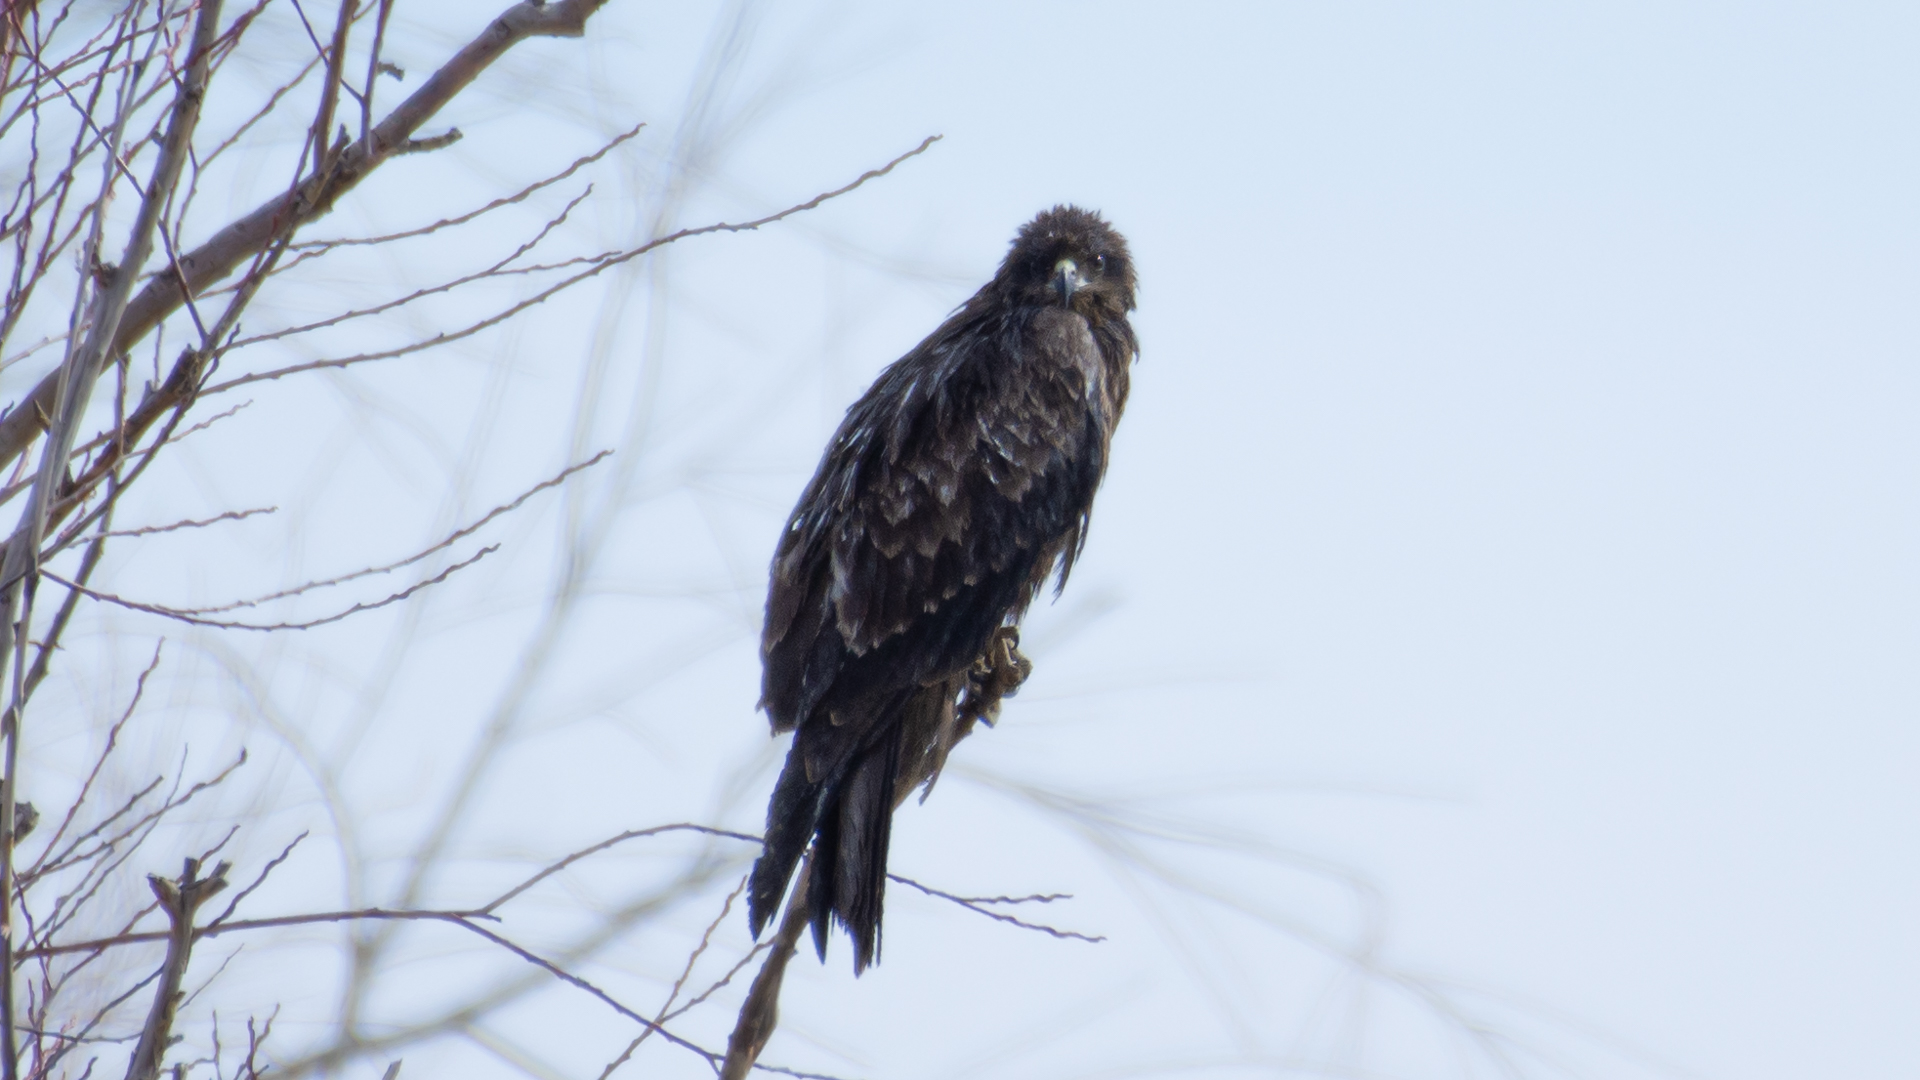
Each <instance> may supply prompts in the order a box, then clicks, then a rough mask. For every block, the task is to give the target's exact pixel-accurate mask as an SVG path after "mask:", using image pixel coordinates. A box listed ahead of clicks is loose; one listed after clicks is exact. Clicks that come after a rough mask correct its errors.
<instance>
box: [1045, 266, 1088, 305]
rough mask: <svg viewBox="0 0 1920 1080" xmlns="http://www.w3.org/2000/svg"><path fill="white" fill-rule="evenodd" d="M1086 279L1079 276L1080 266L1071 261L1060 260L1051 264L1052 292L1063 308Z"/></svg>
mask: <svg viewBox="0 0 1920 1080" xmlns="http://www.w3.org/2000/svg"><path fill="white" fill-rule="evenodd" d="M1086 283H1087V279H1086V278H1084V277H1082V276H1081V275H1080V264H1079V263H1076V262H1074V261H1073V260H1072V259H1061V260H1060V261H1059V262H1057V263H1054V264H1053V291H1054V292H1055V293H1056V294H1058V295H1059V297H1060V306H1061V307H1065V306H1067V304H1069V303H1071V302H1072V300H1073V294H1074V293H1076V292H1079V291H1080V287H1081V286H1083V285H1085V284H1086Z"/></svg>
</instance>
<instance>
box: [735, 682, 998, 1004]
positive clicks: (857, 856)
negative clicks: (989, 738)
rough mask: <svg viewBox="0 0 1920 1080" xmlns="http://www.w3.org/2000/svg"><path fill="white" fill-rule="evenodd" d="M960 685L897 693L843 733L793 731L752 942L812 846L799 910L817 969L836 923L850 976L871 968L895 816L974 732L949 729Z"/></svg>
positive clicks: (752, 907)
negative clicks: (843, 936) (849, 943)
mask: <svg viewBox="0 0 1920 1080" xmlns="http://www.w3.org/2000/svg"><path fill="white" fill-rule="evenodd" d="M963 685H965V678H964V677H957V678H955V679H951V680H946V681H943V682H940V683H936V684H933V685H931V686H925V687H919V688H916V689H915V690H912V691H907V692H903V693H901V694H899V695H898V696H896V697H893V698H892V699H891V700H887V701H884V702H882V703H881V704H879V705H878V706H877V707H874V708H873V709H872V711H870V712H866V713H865V715H864V716H854V717H847V716H845V715H844V714H842V721H843V722H842V723H838V724H835V723H833V722H832V721H831V720H830V719H828V718H826V717H821V716H816V717H815V718H814V719H813V720H810V721H808V722H807V723H805V724H802V725H800V730H799V732H798V733H797V734H796V735H795V737H794V742H793V748H792V749H791V750H790V751H789V752H788V754H787V763H786V766H785V768H783V769H782V770H781V772H780V779H779V781H778V782H777V783H776V784H775V785H774V789H773V799H772V800H771V801H770V802H769V803H768V805H767V831H766V841H765V844H766V846H765V849H764V850H763V851H762V852H761V855H760V859H759V861H758V862H756V863H754V866H753V874H752V876H751V878H750V879H749V881H748V888H747V917H748V923H749V925H750V926H751V927H752V929H753V934H754V936H755V937H759V936H760V932H761V931H762V930H763V929H765V928H766V926H767V924H768V923H769V922H772V921H773V919H774V914H775V912H776V911H778V909H779V907H780V900H781V898H782V896H784V895H785V893H786V889H787V883H788V881H789V879H791V878H792V877H793V873H794V871H795V869H797V868H798V866H799V863H800V857H801V855H803V854H804V853H805V852H806V850H807V845H808V843H809V842H811V843H812V845H813V871H812V873H811V875H810V876H809V877H808V879H807V883H806V884H805V885H804V886H803V888H804V889H805V890H806V898H805V901H804V902H805V904H806V910H807V919H808V922H809V923H811V924H812V928H813V939H814V945H815V948H816V949H817V950H818V951H819V953H820V957H821V959H823V960H824V959H826V953H827V936H828V932H829V931H830V930H831V929H832V925H833V923H834V922H836V921H837V922H839V923H840V925H842V926H844V927H846V929H847V933H848V934H849V936H851V937H852V938H853V970H854V973H855V974H858V973H860V972H861V971H864V970H865V969H866V968H867V967H868V966H870V965H872V964H873V963H875V962H877V961H878V959H879V956H880V923H881V916H882V912H883V909H884V907H885V903H886V889H887V848H888V845H889V844H890V843H891V841H892V834H893V811H894V809H895V808H896V807H897V806H899V805H900V803H901V802H902V801H904V800H905V798H906V796H907V794H908V793H909V792H910V791H911V790H912V789H913V788H914V787H916V786H918V785H921V784H925V783H929V782H930V781H931V779H932V777H933V776H935V775H937V774H938V772H939V769H940V765H941V763H942V762H944V760H945V758H946V752H947V751H948V750H949V749H951V748H952V744H953V743H955V742H958V741H959V740H960V739H961V738H964V737H965V736H966V733H967V730H968V729H970V728H971V727H972V721H971V718H969V720H968V722H967V723H966V724H964V725H958V724H956V714H955V709H954V700H955V697H956V696H957V695H958V693H959V688H960V687H961V686H963ZM809 762H811V764H812V767H811V768H809V767H808V764H809Z"/></svg>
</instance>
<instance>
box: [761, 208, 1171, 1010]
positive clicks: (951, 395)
mask: <svg viewBox="0 0 1920 1080" xmlns="http://www.w3.org/2000/svg"><path fill="white" fill-rule="evenodd" d="M1133 292H1134V272H1133V262H1132V260H1131V259H1130V258H1129V257H1128V255H1127V243H1126V241H1125V240H1124V239H1122V238H1121V236H1120V234H1119V233H1117V232H1115V231H1114V230H1113V228H1112V227H1111V226H1109V225H1108V224H1107V223H1106V222H1105V221H1103V220H1102V219H1101V218H1100V215H1098V214H1096V213H1093V212H1091V211H1088V210H1081V209H1079V208H1077V207H1072V206H1057V207H1054V208H1053V209H1052V210H1048V211H1046V212H1044V213H1042V214H1040V215H1039V216H1038V217H1036V218H1034V219H1033V220H1032V221H1031V222H1029V223H1027V225H1026V226H1025V227H1023V228H1022V229H1021V230H1020V232H1019V235H1017V236H1016V237H1015V238H1014V241H1013V247H1012V250H1010V251H1009V252H1008V253H1007V257H1006V259H1005V261H1003V262H1002V263H1001V264H1000V269H999V271H998V272H997V273H995V274H994V276H993V280H992V281H989V282H987V284H986V285H985V286H984V287H982V288H981V289H980V291H979V292H977V293H975V294H974V295H973V298H972V299H971V300H968V301H967V302H966V303H965V304H963V305H961V307H960V308H959V310H958V311H956V312H955V313H954V314H953V315H952V317H950V318H948V319H947V321H946V322H945V323H942V324H941V326H940V328H939V329H938V330H935V331H934V332H933V333H932V334H931V335H930V336H928V338H927V339H926V340H925V341H922V342H921V343H920V344H919V345H917V346H915V347H914V349H913V351H911V352H909V353H907V354H906V355H905V356H903V357H901V358H900V359H899V360H896V361H894V363H893V364H892V365H890V366H889V367H888V368H887V369H886V370H885V371H883V372H881V373H880V377H879V378H878V379H877V380H875V381H874V384H873V386H872V387H870V388H869V389H868V390H867V392H866V393H865V394H864V395H862V396H861V398H860V400H859V401H856V402H854V404H853V407H852V408H850V409H848V410H847V417H846V419H845V420H844V421H843V422H842V423H841V424H840V430H839V431H837V432H835V433H834V436H833V441H832V442H831V443H829V444H828V445H827V450H826V454H825V455H824V456H823V457H822V458H821V460H820V467H819V469H818V470H817V471H816V472H815V473H814V475H813V480H812V482H811V483H809V484H808V485H807V489H806V491H805V493H804V494H802V495H801V496H800V502H799V504H798V505H797V506H795V507H794V509H793V516H792V517H791V518H790V519H788V521H787V527H786V531H785V532H783V533H782V534H781V536H780V543H779V545H778V547H776V548H775V550H774V554H773V575H772V576H773V581H772V584H771V586H770V587H769V589H768V592H767V621H766V629H765V632H764V636H763V638H762V641H761V646H760V653H761V658H762V661H763V663H764V665H765V667H764V672H763V677H762V683H761V696H760V707H761V708H763V709H765V710H766V711H767V715H768V717H769V718H770V719H771V720H772V722H773V730H774V731H775V733H779V732H786V731H794V732H796V734H795V735H794V740H793V748H792V749H791V750H790V751H789V752H788V754H787V763H786V767H785V768H784V769H783V770H782V771H781V774H780V780H779V783H778V784H777V785H776V786H775V788H774V792H773V799H772V801H771V802H770V804H769V805H768V807H767V831H766V848H765V851H764V852H763V853H762V854H761V856H760V860H759V861H758V862H757V863H755V864H754V868H753V878H752V882H751V887H750V889H749V892H748V895H747V911H748V915H749V919H750V921H751V923H752V926H753V932H754V936H756V937H758V936H759V934H760V931H761V929H762V928H763V927H765V926H766V924H767V921H768V920H769V919H770V918H771V917H772V915H773V912H774V910H775V909H776V908H777V907H778V906H779V903H780V898H781V896H782V895H783V894H784V893H785V892H786V888H787V882H788V880H789V879H790V878H791V877H792V876H793V873H794V868H795V867H796V865H798V863H799V861H800V857H801V854H802V853H803V852H804V851H805V850H806V847H807V844H808V842H809V841H811V842H812V843H813V845H814V849H813V850H814V854H813V862H812V869H811V871H810V872H809V873H808V874H806V875H803V880H804V884H803V885H802V886H801V888H804V889H805V890H806V905H807V915H808V918H809V921H810V922H811V923H812V927H813V937H814V943H815V946H816V947H817V948H818V950H819V952H820V956H821V959H823V960H824V959H825V958H826V948H827V945H826V941H827V928H828V920H829V918H832V919H837V920H838V921H839V922H840V924H841V925H843V926H845V927H846V928H847V931H848V933H849V934H850V935H851V936H852V938H853V969H854V972H855V973H856V974H857V973H859V972H860V971H862V970H864V969H865V968H866V966H867V965H868V964H870V963H872V962H874V961H875V960H876V959H877V958H878V956H879V948H880V915H881V907H882V903H883V901H884V898H885V893H886V884H887V842H888V836H889V833H890V831H891V827H892V821H893V811H894V808H895V807H897V806H898V805H899V804H900V803H901V802H902V801H904V800H905V798H906V796H907V795H908V794H909V793H910V792H911V791H912V790H913V788H914V787H915V786H916V785H920V784H925V785H926V786H927V788H928V789H929V790H931V787H932V784H933V781H934V779H935V778H936V777H938V775H939V773H940V768H941V766H942V765H943V764H944V763H945V761H946V756H947V751H948V750H950V749H951V748H952V747H953V744H954V743H955V742H957V741H959V740H960V739H961V738H964V737H965V736H966V735H967V733H968V732H969V731H971V730H972V727H973V724H974V722H975V721H976V720H985V721H987V722H988V723H989V724H991V723H992V721H993V719H994V717H995V715H996V714H997V711H998V706H999V700H1000V698H1001V697H1003V696H1006V695H1008V694H1011V693H1012V692H1013V691H1014V690H1015V689H1017V688H1018V687H1019V684H1020V682H1021V681H1022V680H1024V679H1025V678H1026V675H1027V672H1028V671H1029V670H1030V669H1031V665H1029V664H1028V663H1027V661H1026V658H1025V657H1023V656H1021V655H1020V653H1019V651H1018V648H1017V645H1018V642H1019V638H1018V628H1019V623H1020V618H1021V616H1022V615H1023V614H1025V613H1026V610H1027V606H1028V605H1029V604H1030V603H1032V601H1033V599H1034V598H1035V597H1036V596H1037V595H1038V594H1039V592H1040V590H1041V588H1042V587H1043V586H1044V585H1045V584H1046V581H1047V579H1048V577H1049V576H1050V575H1052V574H1053V573H1054V572H1055V570H1056V569H1057V570H1058V572H1059V587H1060V588H1064V587H1065V585H1066V580H1067V574H1068V572H1069V571H1070V570H1071V569H1072V567H1073V561H1074V558H1075V556H1077V555H1078V554H1079V552H1080V549H1081V547H1082V545H1084V544H1085V543H1086V535H1087V519H1088V514H1089V513H1090V511H1091V510H1092V508H1093V494H1094V490H1095V489H1096V488H1098V487H1099V486H1100V477H1101V475H1102V474H1103V473H1104V472H1105V471H1106V466H1107V450H1108V446H1109V445H1110V443H1111V441H1112V439H1113V429H1114V425H1115V424H1117V423H1118V422H1119V420H1120V412H1121V409H1122V408H1123V407H1124V406H1125V405H1126V401H1127V368H1128V365H1129V363H1130V362H1132V361H1133V360H1134V358H1135V357H1136V356H1137V354H1138V347H1137V345H1136V343H1135V340H1134V336H1133V327H1132V326H1131V325H1129V324H1128V322H1127V312H1129V311H1131V310H1133ZM921 797H922V798H925V795H922V796H921Z"/></svg>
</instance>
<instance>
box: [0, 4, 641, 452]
mask: <svg viewBox="0 0 1920 1080" xmlns="http://www.w3.org/2000/svg"><path fill="white" fill-rule="evenodd" d="M605 3H606V0H555V2H554V3H536V2H534V0H523V2H521V3H518V4H515V5H514V6H513V7H511V8H509V9H507V11H506V12H505V13H503V14H502V15H500V16H499V17H498V18H496V19H494V20H493V21H492V22H491V23H489V24H488V26H487V29H486V30H485V31H483V32H482V33H481V34H480V36H479V37H477V38H475V39H474V40H473V41H472V42H469V43H468V44H467V45H466V46H465V47H464V48H462V49H461V50H460V51H459V52H458V53H456V54H455V55H454V57H453V58H452V59H451V60H449V61H448V62H447V63H446V64H445V65H443V66H442V67H441V68H440V70H438V71H436V72H434V74H433V75H432V76H431V77H430V78H428V79H427V80H426V82H425V83H424V84H423V85H422V86H421V87H420V89H418V90H416V91H414V93H413V94H412V95H411V96H410V97H408V98H407V100H406V101H405V102H403V103H401V105H400V106H399V107H398V108H396V109H395V110H394V111H393V112H392V113H390V114H388V116H387V118H386V119H385V120H382V121H381V122H380V124H379V125H378V126H377V127H375V128H374V130H373V135H372V138H371V139H369V140H366V141H365V142H364V143H362V144H358V145H355V146H354V147H352V148H351V149H349V150H347V151H346V152H345V153H343V154H342V155H341V156H340V158H339V159H338V160H337V161H336V162H335V163H334V165H333V167H332V168H331V169H329V170H328V171H327V172H325V173H323V174H320V175H317V176H314V177H312V178H310V179H309V180H307V181H306V182H303V183H301V184H300V185H298V186H297V187H296V188H295V189H294V190H292V191H290V192H288V193H285V194H282V195H278V196H275V197H274V198H272V199H269V200H268V201H267V202H266V203H264V204H262V205H261V206H260V207H258V208H256V209H255V210H254V211H253V212H252V213H250V214H248V215H247V216H245V217H243V218H241V219H239V220H238V221H235V222H233V223H232V224H230V225H228V226H227V227H226V228H224V229H222V230H220V231H219V232H218V233H216V234H214V236H213V237H212V238H211V239H209V240H207V242H206V243H204V244H201V245H200V246H199V247H198V248H195V249H194V250H193V251H191V252H188V253H187V254H185V255H183V256H181V258H180V266H181V269H182V271H183V272H184V274H185V278H186V280H185V284H186V286H187V288H188V290H189V291H191V292H194V293H198V292H201V291H202V290H204V289H205V288H206V287H207V286H209V285H212V284H213V283H215V282H217V281H220V280H221V279H223V278H225V277H226V276H227V275H228V274H230V273H232V272H233V270H234V269H235V268H236V267H238V266H239V265H240V264H241V263H242V262H244V261H246V260H248V259H250V258H252V257H253V256H255V255H257V254H260V253H261V252H264V251H265V250H266V249H267V248H268V246H269V245H270V244H272V243H273V242H274V241H275V239H276V238H277V237H279V236H281V235H282V234H283V232H285V231H286V230H287V228H288V227H289V226H291V227H293V228H298V227H299V226H300V225H303V224H306V223H307V222H309V221H312V220H314V219H315V218H318V217H320V216H322V215H324V214H325V213H327V212H328V211H329V210H331V209H332V208H333V204H334V202H335V201H337V200H338V199H339V197H340V196H341V195H343V194H345V193H346V192H348V191H350V190H352V189H353V188H354V187H355V186H357V185H358V184H359V183H360V182H361V181H362V180H364V179H366V177H367V176H368V175H369V174H371V173H372V172H373V171H374V170H375V169H377V168H379V167H380V166H381V165H382V164H384V163H385V162H386V160H387V159H388V158H389V157H391V156H392V154H393V151H394V150H395V149H396V148H398V147H399V146H401V145H402V144H404V143H405V142H406V141H407V140H408V139H410V138H412V137H413V135H414V133H415V132H416V131H418V130H419V129H420V127H421V125H423V124H425V123H426V122H427V121H428V120H430V119H432V117H433V116H434V114H436V113H437V112H439V111H440V109H441V108H442V107H443V106H444V105H446V103H447V102H448V101H451V100H452V99H453V98H454V96H455V95H457V94H459V93H460V91H461V90H463V89H465V88H466V87H467V85H468V84H469V83H471V82H472V81H473V80H474V79H475V78H476V77H477V76H478V75H479V74H480V73H481V72H482V71H484V70H486V68H487V67H488V66H489V65H491V64H492V63H493V62H494V61H495V60H497V59H499V58H500V57H501V56H502V55H503V54H505V53H506V51H507V50H508V49H510V48H512V47H513V46H514V45H516V44H518V43H519V42H521V41H525V40H526V39H528V38H531V37H579V36H581V35H583V34H584V33H585V32H586V21H587V19H588V17H590V16H591V15H592V14H593V13H594V12H595V11H598V10H599V9H600V8H601V7H602V6H604V5H605ZM143 261H144V260H143ZM135 272H137V268H136V269H134V270H129V271H128V273H135ZM183 300H184V294H183V293H182V292H181V282H180V281H178V280H176V279H174V278H173V277H172V276H171V275H163V276H161V277H156V278H154V279H153V280H152V281H150V282H149V283H148V284H147V286H146V288H144V289H142V290H141V291H140V294H139V295H138V296H136V297H134V298H133V299H132V300H131V301H130V302H128V303H127V304H126V305H125V309H124V313H123V314H121V316H120V318H119V320H118V327H117V333H115V334H114V336H113V339H112V345H113V347H112V349H110V350H107V351H106V352H105V353H103V355H119V354H121V353H124V352H126V351H127V350H128V349H129V348H131V347H132V345H133V343H134V342H136V341H139V340H140V339H141V338H143V337H145V336H146V335H147V334H148V333H149V332H151V331H152V329H153V328H154V327H155V326H157V325H159V323H160V320H161V319H163V318H165V317H166V316H167V315H169V314H171V313H172V312H174V311H175V310H177V309H178V308H179V307H180V305H181V303H182V301H183ZM57 386H58V383H57V380H56V379H55V378H54V377H53V376H48V377H47V378H46V379H43V380H41V382H40V384H39V385H37V386H35V387H34V389H33V391H32V392H31V393H29V394H28V395H27V397H26V398H25V399H23V400H22V401H21V402H20V403H19V404H18V405H16V406H15V407H14V408H13V409H12V410H11V411H9V412H8V413H7V414H6V415H5V416H4V417H0V467H3V466H5V465H6V464H7V463H8V462H11V461H12V460H13V459H14V458H15V457H17V456H19V454H20V453H21V452H22V451H23V450H25V449H26V447H27V445H28V444H29V443H30V442H31V441H32V440H33V438H34V437H35V436H37V435H38V434H39V433H40V432H41V431H44V430H46V422H45V420H44V418H45V417H48V416H51V415H53V407H54V404H55V402H54V397H55V392H56V389H57Z"/></svg>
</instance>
